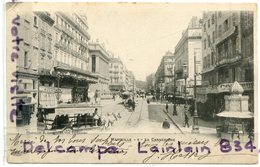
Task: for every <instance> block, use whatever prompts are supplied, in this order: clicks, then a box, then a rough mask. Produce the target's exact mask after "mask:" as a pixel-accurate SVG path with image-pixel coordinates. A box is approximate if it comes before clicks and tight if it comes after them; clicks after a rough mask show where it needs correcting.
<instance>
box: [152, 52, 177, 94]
mask: <svg viewBox="0 0 260 167" xmlns="http://www.w3.org/2000/svg"><path fill="white" fill-rule="evenodd" d="M173 76H174V56H173V53H172V52H169V51H168V52H166V53H165V55H164V56H163V57H162V59H161V62H160V65H159V67H158V68H157V71H156V73H155V80H154V81H155V83H154V84H155V87H156V89H157V90H161V91H162V92H164V93H165V94H169V93H173V91H172V88H171V87H172V81H173Z"/></svg>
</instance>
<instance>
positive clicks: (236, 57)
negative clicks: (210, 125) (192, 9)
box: [198, 11, 254, 119]
mask: <svg viewBox="0 0 260 167" xmlns="http://www.w3.org/2000/svg"><path fill="white" fill-rule="evenodd" d="M253 18H254V16H253V12H248V11H243V12H242V11H230V12H228V11H217V12H205V13H204V14H203V32H202V40H203V50H202V54H203V70H202V80H203V85H204V86H203V87H202V88H201V89H200V90H198V91H199V92H198V100H199V101H200V102H201V105H200V106H199V109H200V111H201V113H206V114H204V115H203V116H204V117H205V118H208V119H209V118H213V117H214V115H215V114H216V113H219V112H221V111H222V110H223V109H224V96H225V95H228V94H229V89H230V87H231V86H232V84H233V83H234V82H235V81H238V82H239V83H240V85H242V87H243V88H244V90H245V92H244V94H245V95H249V104H250V106H251V107H249V109H250V111H251V112H253V107H252V106H253V102H254V100H253V93H254V91H253V85H254V83H253V81H254V66H253V65H254V64H253V57H254V56H253V54H254V42H253V37H254V35H253ZM208 104H210V105H208ZM203 106H210V107H208V108H207V109H206V108H203ZM204 110H205V111H204Z"/></svg>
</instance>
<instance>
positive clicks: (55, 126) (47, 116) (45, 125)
mask: <svg viewBox="0 0 260 167" xmlns="http://www.w3.org/2000/svg"><path fill="white" fill-rule="evenodd" d="M101 115H102V107H101V106H86V107H84V106H81V107H69V106H67V107H58V108H57V107H49V108H47V107H42V108H39V112H38V114H37V118H38V129H42V130H43V133H55V134H56V133H63V134H72V133H77V132H79V131H85V130H91V129H94V128H100V127H101V126H102V120H101ZM40 127H41V128H40Z"/></svg>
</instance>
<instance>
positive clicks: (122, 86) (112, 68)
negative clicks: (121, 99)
mask: <svg viewBox="0 0 260 167" xmlns="http://www.w3.org/2000/svg"><path fill="white" fill-rule="evenodd" d="M126 72H127V70H126V67H125V66H124V64H123V62H122V61H121V60H120V58H111V59H110V65H109V77H110V84H109V89H110V91H112V92H119V91H121V92H122V91H124V90H126Z"/></svg>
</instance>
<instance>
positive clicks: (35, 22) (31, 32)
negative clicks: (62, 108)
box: [16, 12, 56, 125]
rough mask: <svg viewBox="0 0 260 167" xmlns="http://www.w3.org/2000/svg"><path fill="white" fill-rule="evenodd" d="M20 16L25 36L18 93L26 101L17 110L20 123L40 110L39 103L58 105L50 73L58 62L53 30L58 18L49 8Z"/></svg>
mask: <svg viewBox="0 0 260 167" xmlns="http://www.w3.org/2000/svg"><path fill="white" fill-rule="evenodd" d="M19 17H20V26H19V29H18V31H19V34H20V38H22V39H23V40H22V41H21V43H20V45H19V59H18V61H17V65H16V74H17V78H18V80H19V82H18V87H19V89H18V91H17V95H18V96H19V99H22V100H23V102H24V103H25V104H24V105H23V107H22V110H18V111H17V114H18V117H17V119H20V118H22V119H21V120H17V123H18V124H20V125H23V124H24V123H25V122H26V119H27V118H24V117H23V116H24V115H27V116H28V115H30V114H31V113H32V112H35V113H36V112H37V111H36V110H37V107H38V105H47V103H49V105H52V106H55V105H56V103H55V100H56V98H55V94H54V89H53V87H54V85H53V82H52V81H51V80H53V78H54V77H50V72H51V69H52V68H53V65H54V62H53V34H52V33H53V31H52V28H53V24H54V20H53V18H52V16H51V15H50V13H48V12H33V13H32V12H30V13H29V12H28V13H26V12H25V13H24V12H23V13H21V14H20V15H19ZM43 86H45V89H44V88H43ZM39 101H41V103H39ZM21 114H22V115H21ZM34 116H35V115H34ZM28 118H29V117H28ZM34 119H35V118H34ZM21 121H22V122H21ZM24 121H25V122H24ZM27 121H28V120H27ZM27 123H28V122H27Z"/></svg>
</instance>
